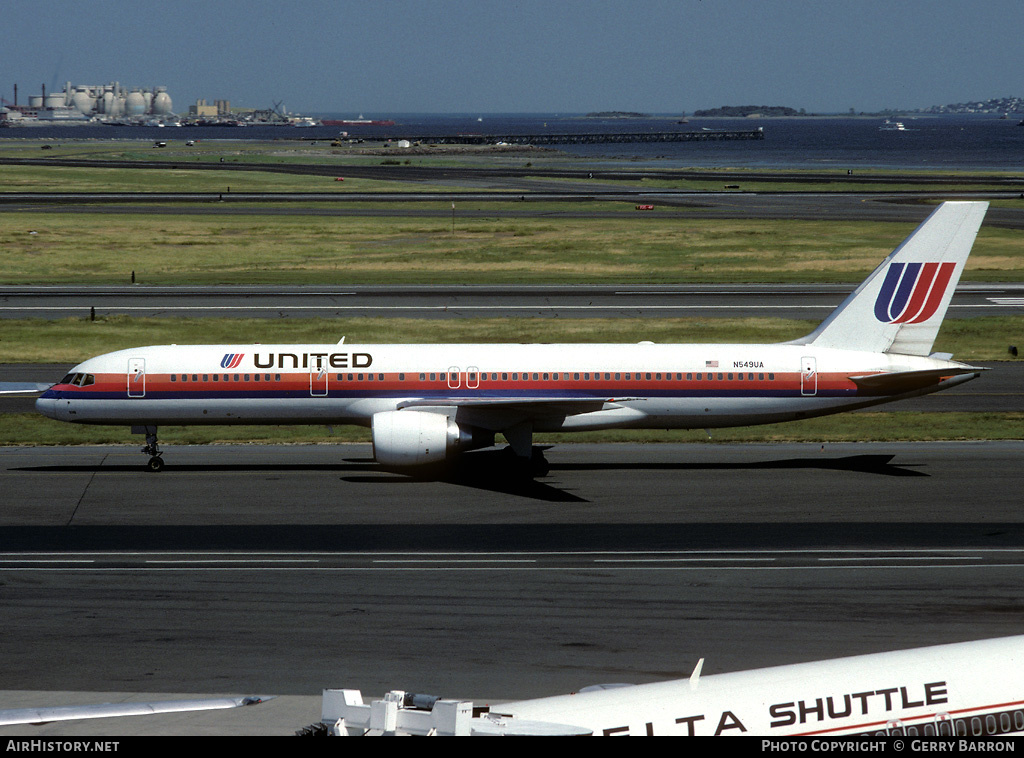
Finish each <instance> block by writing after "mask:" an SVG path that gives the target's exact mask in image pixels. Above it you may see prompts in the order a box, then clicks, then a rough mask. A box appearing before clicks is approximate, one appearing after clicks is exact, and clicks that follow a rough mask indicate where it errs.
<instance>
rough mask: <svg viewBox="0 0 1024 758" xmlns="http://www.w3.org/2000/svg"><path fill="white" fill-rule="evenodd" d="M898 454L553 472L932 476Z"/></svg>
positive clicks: (566, 467) (574, 467)
mask: <svg viewBox="0 0 1024 758" xmlns="http://www.w3.org/2000/svg"><path fill="white" fill-rule="evenodd" d="M895 457H896V456H895V454H889V455H886V454H874V455H847V456H843V457H842V458H786V459H781V460H773V461H712V462H704V461H701V462H696V461H690V462H686V461H681V462H678V463H677V462H674V461H673V462H668V463H653V462H651V463H622V464H615V463H607V462H602V463H568V464H555V465H552V467H551V468H552V471H556V470H558V471H588V470H594V471H604V470H607V469H614V470H620V471H627V470H630V469H635V470H638V471H758V470H761V471H766V470H767V471H771V470H779V471H782V470H792V469H821V470H823V471H850V472H855V473H862V474H876V475H879V476H931V475H930V474H927V473H925V472H923V471H919V470H917V469H916V468H915V467H916V466H918V465H920V464H899V465H897V464H894V463H892V459H893V458H895Z"/></svg>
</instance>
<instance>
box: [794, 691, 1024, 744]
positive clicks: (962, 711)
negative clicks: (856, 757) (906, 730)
mask: <svg viewBox="0 0 1024 758" xmlns="http://www.w3.org/2000/svg"><path fill="white" fill-rule="evenodd" d="M1021 705H1024V700H1012V701H1010V702H1007V703H993V704H992V705H977V706H973V707H971V708H957V709H955V710H951V711H935V712H934V713H922V714H920V715H918V716H905V717H898V718H896V719H883V720H882V721H869V722H867V723H864V724H848V725H847V726H837V727H832V728H831V729H815V730H813V731H810V732H798V733H796V734H794V735H792V736H794V737H812V736H814V735H816V734H834V733H836V732H848V731H850V730H851V729H877V728H878V727H885V726H886V725H888V724H889V723H891V722H892V721H899V722H901V723H902V724H908V725H912V724H911V722H920V721H923V720H927V719H936V718H938V717H939V715H940V714H945V715H947V716H951V717H953V718H956V717H957V716H965V715H970V714H977V713H978V712H980V711H991V710H998V709H1005V708H1016V707H1018V706H1021ZM928 736H943V735H928Z"/></svg>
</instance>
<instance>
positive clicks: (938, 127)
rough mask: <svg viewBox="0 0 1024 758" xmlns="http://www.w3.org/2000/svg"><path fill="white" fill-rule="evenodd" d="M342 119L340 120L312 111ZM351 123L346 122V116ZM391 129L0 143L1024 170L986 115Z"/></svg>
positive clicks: (1023, 135)
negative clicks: (421, 148) (694, 137)
mask: <svg viewBox="0 0 1024 758" xmlns="http://www.w3.org/2000/svg"><path fill="white" fill-rule="evenodd" d="M312 115H314V116H317V117H322V118H329V117H334V118H338V117H339V116H338V115H337V114H326V113H323V114H312ZM348 117H351V116H348ZM367 118H388V119H392V120H394V121H395V125H394V126H376V125H355V126H353V125H348V126H343V127H339V126H317V127H309V128H295V127H287V126H248V127H236V128H231V127H181V128H169V127H165V128H157V127H116V126H64V127H43V126H39V127H20V128H11V129H4V130H0V140H6V139H18V138H21V139H25V138H28V139H40V138H43V139H53V140H60V139H140V140H147V141H148V140H179V139H181V140H185V139H201V140H227V139H230V140H267V139H330V138H333V137H335V136H337V135H338V134H339V132H341V131H347V132H348V134H349V136H351V137H367V138H370V137H388V138H400V137H408V136H430V135H438V134H484V135H497V136H500V135H508V134H544V133H548V134H550V133H556V134H561V133H590V132H655V131H671V130H676V129H682V130H698V131H699V130H701V129H705V128H706V129H731V130H739V129H754V128H756V127H759V126H760V127H763V128H764V135H765V138H764V139H763V140H757V141H726V142H677V143H627V144H597V145H563V146H559V147H558V150H560V151H562V152H563V153H565V154H567V155H568V156H575V157H581V158H587V159H590V160H598V161H611V162H622V161H642V162H645V163H648V164H649V165H655V166H658V167H680V168H683V167H690V166H692V167H701V168H709V167H726V166H729V167H745V168H803V169H813V168H827V169H837V170H843V169H857V168H883V169H924V170H949V171H955V170H994V171H1010V172H1024V126H1018V125H1017V124H1018V118H1017V117H1011V118H1006V119H1000V118H997V117H995V116H991V115H976V116H975V115H971V116H928V117H920V118H903V119H902V121H903V123H904V124H905V126H906V131H882V130H880V129H879V126H881V124H882V119H880V118H878V119H876V118H865V117H841V116H837V117H813V118H792V119H785V118H783V119H775V118H772V119H711V118H700V119H698V118H691V119H690V122H689V123H687V124H678V123H677V121H678V118H677V117H674V116H663V117H658V116H655V117H650V118H640V119H596V118H583V117H582V116H580V115H571V114H570V115H559V114H480V115H477V114H450V115H435V114H389V115H387V116H378V115H374V114H368V115H367Z"/></svg>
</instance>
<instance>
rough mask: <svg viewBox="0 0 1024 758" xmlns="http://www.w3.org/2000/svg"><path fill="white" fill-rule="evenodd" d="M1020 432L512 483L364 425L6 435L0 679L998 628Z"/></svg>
mask: <svg viewBox="0 0 1024 758" xmlns="http://www.w3.org/2000/svg"><path fill="white" fill-rule="evenodd" d="M1022 453H1024V443H1019V442H1010V443H938V444H884V445H882V444H850V445H829V446H827V448H826V449H825V450H824V451H822V450H821V449H820V447H819V446H817V445H737V446H732V445H714V444H707V445H570V444H567V445H558V446H556V447H555V448H553V449H552V450H550V451H549V452H548V458H549V460H550V461H551V464H552V467H551V468H552V471H551V474H550V476H548V477H546V478H544V479H542V480H539V481H537V482H534V483H525V484H524V483H521V482H516V481H515V480H512V481H510V480H507V479H506V480H503V479H502V475H501V473H502V469H501V467H500V465H499V464H498V461H497V460H496V458H497V456H496V455H494V454H491V453H489V452H488V451H481V452H480V453H474V454H472V455H473V456H475V457H473V458H472V459H469V458H467V461H469V463H468V465H467V467H466V468H465V469H463V470H462V472H461V473H459V474H458V475H455V476H453V477H452V478H450V479H449V480H442V481H427V482H423V481H415V480H411V479H409V478H407V477H403V476H398V475H394V474H388V473H386V472H383V471H381V470H379V469H378V468H377V467H376V466H375V465H374V464H373V463H372V462H370V461H369V459H368V455H369V450H368V448H367V447H365V446H337V447H336V446H284V447H280V446H272V447H247V446H223V447H222V446H217V447H198V448H192V447H180V448H168V451H167V454H166V456H165V457H166V458H167V460H168V466H167V469H166V470H165V471H164V472H163V473H161V474H157V475H153V474H147V473H144V472H142V471H141V466H140V462H141V457H142V456H140V455H139V454H138V453H137V451H136V450H135V449H134V448H119V447H118V448H110V447H95V448H71V449H68V448H52V449H0V462H2V463H0V477H2V480H3V484H4V490H5V497H4V503H5V505H4V507H3V509H2V510H0V527H2V529H0V597H2V600H3V604H4V608H5V632H4V636H3V638H2V640H0V651H2V652H3V655H4V659H5V665H4V667H3V669H2V671H0V690H10V691H18V692H17V693H16V694H11V695H10V697H11V698H12V699H15V698H18V699H19V702H24V697H25V696H24V695H23V694H20V693H21V691H24V690H30V689H31V690H36V691H44V692H60V691H72V692H75V693H96V692H99V693H105V692H107V693H109V692H132V693H138V692H176V693H183V692H184V693H210V692H213V693H227V692H230V693H234V694H252V693H262V694H280V695H289V696H303V697H307V698H309V697H312V698H314V699H315V696H316V695H317V694H318V693H319V691H320V689H322V688H323V687H338V686H344V687H355V688H359V689H362V690H363V691H364V692H366V693H374V694H380V693H383V692H384V691H386V690H388V689H391V688H399V689H407V690H413V691H426V692H432V693H434V694H441V695H445V696H454V697H465V698H470V699H476V700H478V701H495V700H501V699H507V698H510V697H528V696H535V695H541V694H550V693H555V692H566V691H571V690H574V689H578V688H579V687H581V686H585V685H587V684H593V683H598V682H608V681H653V680H658V679H665V678H673V677H680V676H688V675H689V672H690V670H691V668H692V666H693V665H694V663H695V662H696V659H697V658H698V657H700V656H706V657H707V663H706V664H705V669H704V670H705V672H709V671H727V670H736V669H740V668H748V667H753V666H763V665H772V664H775V663H783V662H795V661H798V660H813V659H816V658H825V657H830V656H834V655H839V654H855V653H861V652H869V651H873V650H883V649H896V648H899V647H910V646H915V645H923V644H930V643H936V642H944V641H954V640H958V639H978V638H981V637H986V636H1001V635H1007V634H1013V633H1016V632H1019V618H1020V594H1019V578H1020V575H1021V570H1022V568H1024V566H1022V560H1024V518H1022V512H1021V509H1020V498H1019V492H1020V489H1021V484H1022V483H1024V478H1022V477H1024V472H1022V470H1021V467H1020V460H1021V455H1022ZM37 697H38V696H37ZM54 697H57V696H56V695H54ZM2 701H3V695H2V693H0V706H2V705H4V704H5V703H4V702H2ZM289 703H291V705H295V706H297V707H298V710H299V712H302V709H303V708H305V709H307V710H308V709H309V708H310V707H313V705H312V704H313V703H314V701H311V700H301V701H283V702H282V703H281V704H279V705H280V706H281V707H282V711H281V712H280V713H281V719H280V720H279V719H278V718H277V716H276V715H274V716H267V715H264V716H261V717H260V719H259V723H258V725H253V726H251V727H249V728H252V729H253V730H255V731H256V732H259V733H268V732H269V733H289V731H290V730H292V729H296V728H299V727H300V726H303V725H304V723H300V724H296V723H284V722H286V721H289V720H290V719H294V718H295V715H296V711H295V710H294V709H291V706H290V705H288V704H289ZM285 706H288V707H287V708H286V707H285ZM255 713H256V712H255V711H254V712H253V714H255ZM265 713H266V714H277V713H278V711H276V710H275V711H272V710H270V709H268V710H267V711H266V712H265ZM253 714H249V715H246V716H245V718H253V719H255V715H253ZM204 718H205V717H204ZM239 718H241V716H239ZM137 721H138V722H141V721H142V720H137ZM304 721H308V720H305V719H304ZM152 723H155V722H151V724H152ZM177 723H178V725H177V726H168V727H166V728H167V729H169V730H171V731H175V730H180V729H182V728H183V727H181V726H180V721H179V722H177ZM203 723H204V724H205V723H207V722H205V721H204V722H203ZM235 723H236V722H234V721H230V720H229V721H225V722H222V726H221V728H223V729H224V732H222V733H231V729H234V728H236V727H235V726H234V724H235ZM229 724H231V726H228V725H229ZM52 728H53V729H59V727H57V726H56V725H54V727H52ZM66 728H67V727H65V729H66ZM123 728H124V729H131V730H135V729H143V728H147V729H148V728H151V727H144V726H142V725H141V723H139V725H137V726H135V725H133V726H126V727H123ZM197 728H198V727H197ZM204 728H212V729H217V728H218V727H217V725H216V724H214V725H213V726H212V727H204ZM33 733H37V732H33ZM56 733H60V732H59V731H58V732H56ZM63 733H64V734H68V733H77V732H76V731H64V732H63ZM99 733H111V732H110V731H101V732H99Z"/></svg>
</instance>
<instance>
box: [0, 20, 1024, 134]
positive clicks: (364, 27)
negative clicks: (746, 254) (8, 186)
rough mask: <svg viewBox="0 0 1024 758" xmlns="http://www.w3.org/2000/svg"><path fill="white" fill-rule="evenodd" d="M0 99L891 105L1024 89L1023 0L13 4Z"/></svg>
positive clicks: (654, 108)
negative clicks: (126, 95) (127, 95)
mask: <svg viewBox="0 0 1024 758" xmlns="http://www.w3.org/2000/svg"><path fill="white" fill-rule="evenodd" d="M0 29H2V30H3V42H2V50H3V53H2V58H0V60H2V61H3V65H2V67H0V70H2V71H3V79H4V81H0V95H2V96H3V97H4V98H6V99H8V100H10V99H11V98H12V97H13V90H14V85H15V84H18V91H19V102H20V103H25V102H26V101H27V98H28V95H29V94H36V93H38V92H39V91H40V87H41V85H42V84H45V85H46V86H47V89H48V90H49V88H50V87H51V86H53V85H54V84H55V83H56V84H58V85H60V86H63V84H64V83H65V82H66V81H71V82H72V83H74V84H105V83H108V82H112V81H115V80H116V81H119V82H121V83H122V84H124V85H127V86H130V87H132V86H134V87H154V86H166V87H167V88H168V90H169V93H170V95H171V97H172V99H173V102H174V109H175V110H176V111H184V110H186V109H187V107H188V105H189V104H191V103H193V102H195V100H196V98H205V99H207V100H209V101H212V100H214V99H227V100H230V101H231V102H232V103H233V104H235V105H239V106H248V107H258V108H262V107H270V106H271V105H272V103H273V102H274V101H279V100H280V101H284V104H285V107H287V108H288V109H289V110H291V111H299V112H306V113H309V112H318V111H338V112H344V113H359V112H364V113H366V114H370V113H374V114H387V113H411V112H432V113H445V112H459V113H477V112H479V113H500V112H522V113H526V112H554V113H577V112H587V111H593V110H635V111H646V112H651V113H678V112H680V111H693V110H696V109H699V108H710V107H716V106H720V105H746V104H757V105H786V106H790V107H793V108H805V109H806V110H807V111H808V112H845V111H847V110H849V109H850V108H854V109H856V110H858V111H861V110H865V111H876V110H880V109H883V108H918V107H925V106H929V105H941V104H947V103H955V102H964V101H968V100H975V99H979V100H983V99H988V98H991V97H1005V96H1024V81H1022V76H1021V74H1022V72H1024V67H1022V59H1021V56H1022V52H1024V48H1022V45H1021V39H1022V36H1024V0H629V1H628V2H627V1H625V0H501V1H497V0H421V1H420V2H415V1H414V0H363V1H362V2H350V1H349V0H276V1H275V2H268V1H266V0H162V1H161V2H151V1H150V0H3V1H2V3H0Z"/></svg>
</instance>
